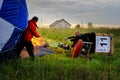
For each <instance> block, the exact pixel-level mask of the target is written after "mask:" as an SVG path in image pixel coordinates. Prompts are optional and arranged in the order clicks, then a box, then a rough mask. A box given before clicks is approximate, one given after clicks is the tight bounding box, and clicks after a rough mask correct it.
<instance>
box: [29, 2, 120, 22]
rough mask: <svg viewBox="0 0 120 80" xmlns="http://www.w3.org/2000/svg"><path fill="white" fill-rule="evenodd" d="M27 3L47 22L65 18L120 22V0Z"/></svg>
mask: <svg viewBox="0 0 120 80" xmlns="http://www.w3.org/2000/svg"><path fill="white" fill-rule="evenodd" d="M27 3H28V10H29V14H30V15H31V16H33V15H39V16H40V17H41V18H43V19H44V21H46V22H45V23H51V22H50V21H52V20H53V21H54V20H55V19H58V18H65V19H67V20H69V21H70V22H71V23H80V22H81V21H84V22H86V23H87V22H88V21H94V22H95V23H98V24H99V23H101V24H120V23H119V22H118V21H120V16H119V14H120V11H119V9H120V0H34V1H32V0H27Z"/></svg>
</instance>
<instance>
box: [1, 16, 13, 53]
mask: <svg viewBox="0 0 120 80" xmlns="http://www.w3.org/2000/svg"><path fill="white" fill-rule="evenodd" d="M14 28H15V26H14V25H12V24H10V23H9V22H7V21H6V20H4V19H2V18H1V17H0V51H1V50H2V48H3V47H4V45H5V43H6V42H7V41H8V40H9V38H10V36H11V35H12V32H13V30H14Z"/></svg>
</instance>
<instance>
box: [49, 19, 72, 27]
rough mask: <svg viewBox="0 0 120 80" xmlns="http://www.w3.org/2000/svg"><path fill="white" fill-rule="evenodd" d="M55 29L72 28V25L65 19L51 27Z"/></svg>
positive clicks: (57, 21)
mask: <svg viewBox="0 0 120 80" xmlns="http://www.w3.org/2000/svg"><path fill="white" fill-rule="evenodd" d="M50 27H53V28H71V24H70V23H68V22H67V21H66V20H64V19H60V20H56V21H55V22H54V23H52V24H51V25H50Z"/></svg>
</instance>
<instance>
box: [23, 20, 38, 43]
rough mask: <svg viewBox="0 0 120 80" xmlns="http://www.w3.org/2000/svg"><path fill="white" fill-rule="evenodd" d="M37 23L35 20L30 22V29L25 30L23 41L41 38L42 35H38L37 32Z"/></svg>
mask: <svg viewBox="0 0 120 80" xmlns="http://www.w3.org/2000/svg"><path fill="white" fill-rule="evenodd" d="M36 26H37V25H36V22H35V21H33V20H30V21H29V22H28V27H27V29H26V30H25V32H24V34H23V39H24V40H26V41H31V39H32V38H33V36H35V37H40V35H39V34H38V33H37V31H36Z"/></svg>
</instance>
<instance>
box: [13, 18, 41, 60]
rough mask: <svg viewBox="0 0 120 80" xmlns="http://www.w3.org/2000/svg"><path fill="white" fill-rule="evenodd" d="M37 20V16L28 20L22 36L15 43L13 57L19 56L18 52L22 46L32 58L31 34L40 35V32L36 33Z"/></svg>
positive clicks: (32, 58)
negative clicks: (16, 43)
mask: <svg viewBox="0 0 120 80" xmlns="http://www.w3.org/2000/svg"><path fill="white" fill-rule="evenodd" d="M37 21H38V17H36V16H34V17H33V18H32V19H31V20H29V21H28V27H27V29H26V30H25V31H24V32H23V35H22V38H21V40H20V42H19V43H18V45H17V48H16V51H15V55H16V56H15V58H16V59H18V58H20V53H21V51H22V49H23V48H24V47H26V50H27V51H28V54H29V56H30V59H31V60H34V46H33V44H32V41H31V39H32V38H33V36H35V37H40V34H39V33H37V31H36V27H37V24H36V23H37Z"/></svg>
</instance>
